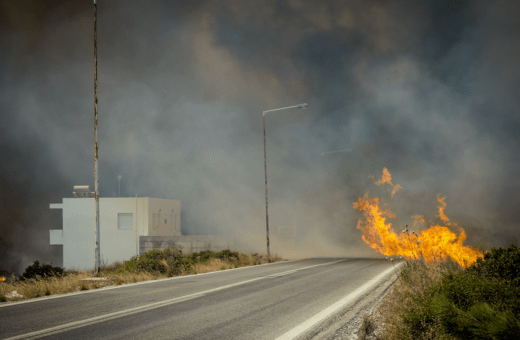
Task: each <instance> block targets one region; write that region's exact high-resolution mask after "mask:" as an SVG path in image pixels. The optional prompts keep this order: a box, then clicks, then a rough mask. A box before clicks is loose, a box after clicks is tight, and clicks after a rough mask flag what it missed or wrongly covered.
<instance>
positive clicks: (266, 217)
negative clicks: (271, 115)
mask: <svg viewBox="0 0 520 340" xmlns="http://www.w3.org/2000/svg"><path fill="white" fill-rule="evenodd" d="M307 106H308V105H307V103H302V104H298V105H293V106H288V107H281V108H278V109H272V110H267V111H263V112H262V116H263V122H264V171H265V235H266V237H267V258H268V259H271V248H270V246H269V210H268V208H267V156H266V153H267V152H266V147H265V114H266V113H267V112H273V111H280V110H286V109H293V108H294V109H305V108H306V107H307Z"/></svg>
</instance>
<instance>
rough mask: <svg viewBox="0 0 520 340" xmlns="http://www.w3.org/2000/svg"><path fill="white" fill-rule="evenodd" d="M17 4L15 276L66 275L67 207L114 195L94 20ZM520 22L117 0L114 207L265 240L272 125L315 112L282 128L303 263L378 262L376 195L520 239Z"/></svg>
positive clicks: (453, 4) (10, 71)
mask: <svg viewBox="0 0 520 340" xmlns="http://www.w3.org/2000/svg"><path fill="white" fill-rule="evenodd" d="M0 8H1V10H0V49H1V51H2V52H1V53H0V65H1V68H0V110H1V111H0V133H1V136H2V137H1V138H0V143H1V145H0V153H1V156H2V162H1V164H0V175H1V176H0V201H1V204H0V209H1V211H0V216H1V217H0V223H1V224H0V228H1V229H0V238H1V240H0V248H1V250H0V265H1V266H2V267H5V268H7V269H8V270H16V271H23V269H24V268H25V267H27V265H29V264H31V263H32V262H33V261H34V260H40V261H43V262H50V261H53V262H54V263H60V261H61V260H60V252H61V249H60V247H56V246H55V247H53V246H50V245H48V238H49V236H48V235H49V230H50V229H57V228H60V227H61V226H60V224H61V218H60V214H59V211H55V210H52V211H51V210H50V209H49V203H59V202H61V199H62V198H63V197H71V191H72V187H73V185H80V184H81V185H83V184H88V185H90V186H91V187H93V184H94V178H93V177H94V175H93V173H94V171H93V167H94V165H93V158H94V155H93V151H94V150H93V139H94V136H93V116H94V108H93V5H92V3H91V2H90V1H74V2H71V1H14V0H13V1H9V0H6V1H2V3H1V4H0ZM519 14H520V3H519V2H518V1H494V2H486V1H478V0H477V1H436V2H432V1H413V2H409V1H361V0H359V1H320V2H317V1H303V0H302V1H300V0H278V1H255V2H244V1H238V0H236V1H233V0H229V1H217V0H209V1H203V0H201V1H189V2H186V1H182V2H181V1H159V0H153V1H105V0H98V76H99V145H100V146H99V157H100V163H99V173H100V193H101V196H112V195H113V193H114V192H117V188H118V180H117V175H119V174H121V175H122V176H123V179H122V181H121V193H122V195H124V196H135V195H136V194H137V195H138V196H151V197H159V198H169V199H179V200H181V205H182V231H183V233H185V234H215V233H224V234H236V233H253V234H262V233H264V232H265V206H264V177H263V176H264V174H263V136H262V111H263V110H268V109H273V108H277V107H284V106H290V105H295V104H298V103H302V102H306V103H308V104H309V108H308V109H306V110H288V111H282V112H278V113H273V114H268V116H267V117H266V120H267V124H266V125H267V159H268V178H269V202H270V224H271V225H272V228H277V227H279V226H291V225H295V226H297V228H298V230H299V231H298V233H299V242H300V241H301V245H302V246H301V248H302V249H303V250H302V252H305V251H309V252H312V251H314V253H315V254H318V255H323V256H325V255H327V254H333V253H334V254H336V253H338V252H339V253H340V252H342V251H344V252H345V254H347V255H349V254H350V253H349V251H352V250H353V249H366V248H367V247H368V246H365V245H364V244H363V243H362V241H361V231H360V230H357V229H356V227H355V226H356V221H357V219H358V218H360V217H361V214H360V213H359V212H357V211H355V210H354V209H353V208H352V203H353V202H354V201H355V200H356V199H357V197H359V196H360V195H362V194H363V193H364V192H366V191H368V192H369V194H370V195H371V196H372V195H378V196H381V197H382V198H384V199H385V202H387V204H389V206H390V207H391V209H392V210H393V211H394V212H395V213H396V214H397V216H398V219H397V220H395V221H393V224H394V225H395V226H396V229H399V226H402V225H404V224H405V223H410V220H411V216H412V215H416V214H423V215H425V216H426V217H427V218H430V219H432V220H433V219H434V218H435V211H436V204H437V203H436V195H437V194H439V193H441V194H443V195H445V196H446V203H447V207H446V211H445V212H446V214H447V215H448V217H449V218H450V220H452V221H458V222H459V223H460V224H461V225H463V226H464V227H465V228H466V230H467V233H468V244H469V245H473V246H484V247H491V246H501V245H508V244H510V243H512V242H515V243H518V240H519V231H518V221H520V210H519V209H518V206H519V195H518V192H519V189H520V181H519V180H518V170H519V168H520V158H519V154H518V150H519V144H520V133H519V131H520V115H519V109H520V103H519V101H520V99H519V98H520V97H519V96H518V92H519V88H520V83H519V81H518V79H520V77H519V76H520V74H519V73H520V68H519V64H518V62H517V59H518V55H519V52H520V40H519V38H520V37H519V33H520V23H519V21H518V15H519ZM343 149H350V150H352V151H350V152H343V153H330V154H326V155H324V156H322V155H321V154H322V153H324V152H328V151H334V150H343ZM383 167H387V168H388V170H389V171H390V173H391V174H392V178H393V183H394V184H395V183H399V184H400V185H401V186H402V187H403V189H401V191H399V193H398V194H396V195H395V196H394V198H393V199H390V196H389V195H388V190H387V189H388V187H387V188H386V189H385V188H383V187H377V186H375V185H373V182H374V181H373V180H371V179H369V178H368V177H367V176H370V175H373V176H375V177H376V178H378V177H380V176H381V173H382V168H383ZM385 190H386V191H385ZM385 195H386V196H385ZM273 230H274V229H273ZM311 241H312V242H311ZM310 248H312V249H311V250H312V251H311V250H309V249H310Z"/></svg>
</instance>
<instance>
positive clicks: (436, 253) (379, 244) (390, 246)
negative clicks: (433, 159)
mask: <svg viewBox="0 0 520 340" xmlns="http://www.w3.org/2000/svg"><path fill="white" fill-rule="evenodd" d="M385 172H386V174H385ZM380 182H381V183H380V184H382V183H389V184H390V185H392V183H391V177H390V173H389V172H388V170H387V169H386V168H385V169H383V178H382V179H381V181H380ZM376 184H377V183H376ZM392 186H393V185H392ZM396 186H397V185H396ZM393 187H394V186H393ZM394 190H395V187H394ZM444 199H445V198H444V197H441V196H440V195H438V196H437V200H438V202H439V208H438V217H439V219H440V220H441V221H442V222H443V224H444V225H431V226H430V227H429V228H428V229H426V230H422V231H420V232H419V233H415V232H408V230H407V229H406V230H405V232H403V233H401V234H399V235H398V234H397V233H396V232H395V231H394V230H393V228H392V224H391V223H389V222H388V221H387V219H391V218H395V215H394V214H393V213H392V212H391V211H390V210H389V209H386V210H382V209H381V208H380V204H379V198H377V197H374V198H369V197H368V193H366V194H365V195H364V196H363V197H359V199H358V201H357V202H354V208H355V209H357V210H359V211H362V212H363V215H364V217H365V220H364V221H362V220H361V219H360V220H359V221H358V223H357V227H358V228H359V229H361V230H362V231H363V236H362V237H363V241H365V242H366V243H367V244H368V245H370V247H372V248H373V249H374V250H376V251H377V252H378V253H381V254H383V255H386V256H393V255H401V256H404V257H405V258H407V259H413V258H420V257H423V258H424V259H425V260H426V262H432V261H436V260H440V259H446V258H448V257H450V258H452V259H453V260H454V261H456V262H457V263H458V264H460V265H461V266H463V267H467V266H469V265H471V264H472V263H474V262H475V261H477V258H479V257H483V253H482V252H481V251H479V250H477V249H473V248H470V247H466V246H464V245H463V243H464V240H465V239H466V233H465V231H464V229H462V228H459V236H457V235H456V234H455V233H453V232H452V231H450V230H449V229H448V228H447V226H455V225H456V223H452V222H450V221H449V219H448V217H447V216H446V215H445V214H444V208H445V207H446V203H445V202H444ZM412 218H414V220H415V222H414V225H415V226H419V225H424V218H423V217H422V216H420V215H416V216H413V217H412Z"/></svg>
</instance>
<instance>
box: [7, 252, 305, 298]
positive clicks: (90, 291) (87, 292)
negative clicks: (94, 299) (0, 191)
mask: <svg viewBox="0 0 520 340" xmlns="http://www.w3.org/2000/svg"><path fill="white" fill-rule="evenodd" d="M298 261H302V260H291V261H280V262H271V263H263V264H259V265H256V266H247V267H240V268H230V269H225V270H217V271H214V272H207V273H200V274H190V275H182V276H175V277H167V278H164V279H157V280H148V281H141V282H132V283H125V284H122V285H117V286H116V285H110V286H106V287H101V288H97V289H90V290H82V291H79V292H70V293H63V294H55V295H50V296H40V297H37V298H32V299H28V300H21V301H9V302H5V303H2V304H0V308H3V307H10V306H16V305H21V304H24V303H32V302H40V301H45V300H51V299H59V298H63V297H69V296H73V295H82V294H91V293H97V292H103V291H107V290H110V289H119V288H125V287H129V286H137V285H145V284H149V283H156V282H162V281H171V280H178V279H184V278H187V277H191V276H202V275H210V274H216V273H222V272H229V271H232V270H241V269H250V268H257V267H260V266H269V265H273V264H282V263H291V262H298Z"/></svg>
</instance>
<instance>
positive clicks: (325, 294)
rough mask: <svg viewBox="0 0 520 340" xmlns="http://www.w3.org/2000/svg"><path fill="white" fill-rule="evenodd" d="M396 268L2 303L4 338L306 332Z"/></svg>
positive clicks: (242, 277) (138, 287)
mask: <svg viewBox="0 0 520 340" xmlns="http://www.w3.org/2000/svg"><path fill="white" fill-rule="evenodd" d="M392 269H393V267H392V264H391V263H390V262H388V261H385V260H379V259H348V258H316V259H307V260H300V261H290V262H278V263H273V264H267V265H261V266H252V267H245V268H238V269H232V270H225V271H220V272H214V273H207V274H199V275H190V276H183V277H175V278H169V279H163V280H157V281H148V282H141V283H137V284H130V285H123V286H115V287H107V288H101V289H97V290H91V291H83V292H77V293H71V294H65V295H57V296H50V297H44V298H37V299H33V300H27V301H22V302H17V303H3V304H0V339H279V340H282V339H293V338H305V337H309V334H310V333H311V331H312V329H313V328H314V329H315V328H317V327H319V325H320V324H323V323H324V322H325V321H326V320H327V319H330V318H331V317H332V316H333V315H334V313H337V312H338V310H340V309H341V308H343V309H344V308H345V306H347V305H349V304H352V303H354V302H355V301H356V299H358V300H359V299H361V297H362V296H363V294H366V293H367V292H369V291H370V290H371V289H373V288H374V287H375V286H376V285H377V284H378V283H380V282H383V281H389V280H394V279H395V274H393V270H392ZM392 277H393V278H392Z"/></svg>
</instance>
